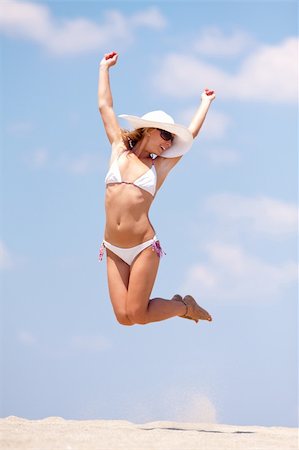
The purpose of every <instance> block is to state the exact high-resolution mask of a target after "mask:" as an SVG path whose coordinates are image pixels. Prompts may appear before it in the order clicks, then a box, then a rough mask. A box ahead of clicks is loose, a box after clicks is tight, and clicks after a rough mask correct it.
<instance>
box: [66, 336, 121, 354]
mask: <svg viewBox="0 0 299 450" xmlns="http://www.w3.org/2000/svg"><path fill="white" fill-rule="evenodd" d="M111 345H112V344H111V342H110V341H109V340H108V339H106V338H104V337H103V336H74V337H73V338H72V339H71V346H72V347H73V348H75V349H76V350H83V351H90V352H98V351H104V350H107V349H109V348H111Z"/></svg>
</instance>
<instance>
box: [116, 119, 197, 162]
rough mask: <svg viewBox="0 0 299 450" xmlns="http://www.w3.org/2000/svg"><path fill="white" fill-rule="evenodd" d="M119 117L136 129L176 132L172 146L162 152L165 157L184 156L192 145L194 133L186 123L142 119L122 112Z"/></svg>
mask: <svg viewBox="0 0 299 450" xmlns="http://www.w3.org/2000/svg"><path fill="white" fill-rule="evenodd" d="M118 117H120V118H122V119H125V120H127V121H128V122H129V124H130V125H131V126H132V127H133V129H135V130H136V129H137V128H160V129H162V130H166V131H169V132H170V133H172V134H174V139H173V142H172V145H171V147H170V148H169V149H167V150H164V152H163V153H162V154H161V156H162V157H163V158H175V157H176V156H182V155H184V154H185V153H187V151H188V150H190V148H191V146H192V143H193V136H192V133H191V131H190V130H188V128H186V127H185V126H184V125H179V124H175V123H174V124H172V123H166V122H153V121H151V120H146V119H142V118H141V117H138V116H131V115H128V114H120V115H119V116H118Z"/></svg>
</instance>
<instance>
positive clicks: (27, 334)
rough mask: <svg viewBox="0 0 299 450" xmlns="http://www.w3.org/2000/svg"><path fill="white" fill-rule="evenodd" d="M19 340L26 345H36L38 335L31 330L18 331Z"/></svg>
mask: <svg viewBox="0 0 299 450" xmlns="http://www.w3.org/2000/svg"><path fill="white" fill-rule="evenodd" d="M18 340H19V342H21V343H22V344H23V345H26V346H32V345H35V344H36V342H37V339H36V337H35V336H34V335H33V333H31V331H20V332H19V333H18Z"/></svg>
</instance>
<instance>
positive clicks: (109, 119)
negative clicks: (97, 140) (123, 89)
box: [98, 52, 121, 144]
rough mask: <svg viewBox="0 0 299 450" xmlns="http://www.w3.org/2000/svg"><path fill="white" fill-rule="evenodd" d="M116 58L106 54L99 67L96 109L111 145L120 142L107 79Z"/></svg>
mask: <svg viewBox="0 0 299 450" xmlns="http://www.w3.org/2000/svg"><path fill="white" fill-rule="evenodd" d="M117 58H118V54H117V53H116V52H111V53H106V54H105V56H104V57H103V59H102V61H101V62H100V67H99V86H98V107H99V111H100V113H101V117H102V120H103V124H104V128H105V131H106V134H107V137H108V139H109V141H110V143H111V144H113V143H116V142H117V141H120V140H121V130H120V126H119V124H118V121H117V118H116V115H115V113H114V110H113V100H112V93H111V88H110V79H109V69H110V67H112V66H114V65H115V64H116V62H117Z"/></svg>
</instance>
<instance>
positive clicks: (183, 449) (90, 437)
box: [0, 416, 298, 450]
mask: <svg viewBox="0 0 299 450" xmlns="http://www.w3.org/2000/svg"><path fill="white" fill-rule="evenodd" d="M0 431H1V447H0V448H1V450H8V449H13V450H239V449H242V450H291V449H298V430H297V429H296V428H286V427H259V426H232V425H220V424H203V423H179V422H165V421H163V422H150V423H146V424H134V423H132V422H128V421H126V420H65V419H62V418H60V417H48V418H46V419H42V420H27V419H22V418H19V417H14V416H10V417H7V418H5V419H0Z"/></svg>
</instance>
